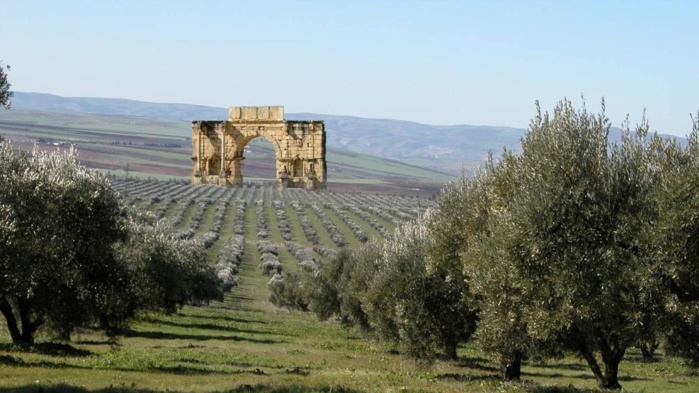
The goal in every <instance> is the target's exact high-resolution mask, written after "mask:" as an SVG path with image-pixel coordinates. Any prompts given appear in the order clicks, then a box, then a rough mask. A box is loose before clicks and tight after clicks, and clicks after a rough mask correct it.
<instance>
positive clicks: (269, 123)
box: [191, 106, 327, 189]
mask: <svg viewBox="0 0 699 393" xmlns="http://www.w3.org/2000/svg"><path fill="white" fill-rule="evenodd" d="M258 137H263V138H265V139H267V140H268V141H270V142H271V143H272V145H273V146H274V151H275V157H276V166H275V168H276V173H277V183H278V185H279V186H280V187H292V188H308V189H319V188H325V184H326V181H327V166H326V161H325V125H324V123H323V122H322V121H285V120H284V107H282V106H262V107H231V108H229V111H228V120H227V121H203V120H199V121H194V122H192V166H193V169H192V176H191V180H192V183H194V184H201V183H206V184H219V185H223V186H239V185H242V184H243V174H242V170H241V167H242V165H241V162H242V160H243V159H244V156H243V152H244V148H245V146H246V145H247V144H248V143H249V142H250V141H251V140H253V139H255V138H258Z"/></svg>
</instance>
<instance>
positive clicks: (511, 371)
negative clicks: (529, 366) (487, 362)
mask: <svg viewBox="0 0 699 393" xmlns="http://www.w3.org/2000/svg"><path fill="white" fill-rule="evenodd" d="M502 368H503V370H502V371H503V374H504V379H505V382H513V381H519V378H520V376H521V374H522V356H521V355H520V354H515V355H514V356H512V357H511V358H510V359H503V361H502Z"/></svg>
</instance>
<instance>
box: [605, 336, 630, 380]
mask: <svg viewBox="0 0 699 393" xmlns="http://www.w3.org/2000/svg"><path fill="white" fill-rule="evenodd" d="M601 351H602V361H603V362H604V386H600V388H603V389H621V385H620V384H619V363H621V360H622V359H623V358H624V353H625V352H626V348H622V349H617V350H613V349H611V348H610V347H609V346H608V345H607V344H606V343H605V345H603V346H602V348H601Z"/></svg>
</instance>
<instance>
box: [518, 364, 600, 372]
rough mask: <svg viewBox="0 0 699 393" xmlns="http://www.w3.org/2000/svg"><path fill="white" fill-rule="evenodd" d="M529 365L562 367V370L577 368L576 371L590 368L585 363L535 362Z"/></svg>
mask: <svg viewBox="0 0 699 393" xmlns="http://www.w3.org/2000/svg"><path fill="white" fill-rule="evenodd" d="M528 366H529V367H533V368H553V369H560V370H575V371H585V370H589V367H587V366H585V365H584V364H578V363H555V364H547V363H535V364H529V365H528Z"/></svg>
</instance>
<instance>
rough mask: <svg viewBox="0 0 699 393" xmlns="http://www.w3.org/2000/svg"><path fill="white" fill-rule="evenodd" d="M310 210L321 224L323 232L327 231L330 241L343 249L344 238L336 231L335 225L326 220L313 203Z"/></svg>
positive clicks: (328, 219) (325, 216)
mask: <svg viewBox="0 0 699 393" xmlns="http://www.w3.org/2000/svg"><path fill="white" fill-rule="evenodd" d="M311 209H312V210H313V212H314V213H315V214H316V215H317V216H318V218H319V219H320V221H321V222H322V223H323V226H324V227H325V230H327V231H328V235H330V240H332V241H333V243H335V245H336V246H338V247H344V246H345V244H346V243H345V238H344V236H342V234H341V233H340V231H339V230H338V229H337V227H336V226H335V224H333V222H332V221H331V220H330V218H328V216H327V215H326V214H325V212H324V211H323V209H322V208H321V207H320V206H318V205H317V204H315V203H313V204H311Z"/></svg>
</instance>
